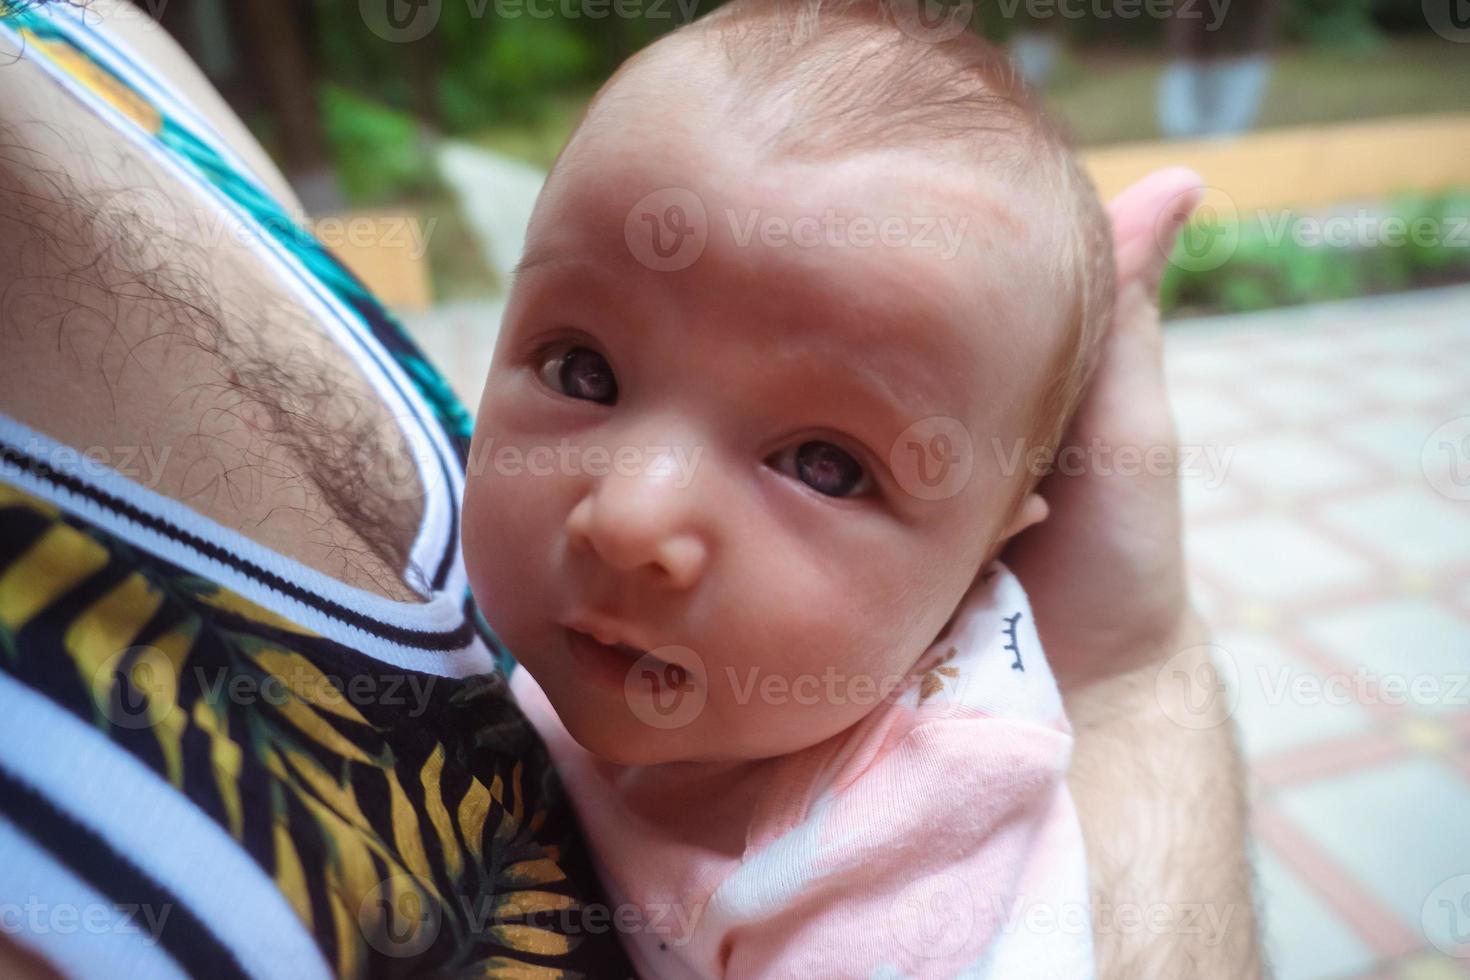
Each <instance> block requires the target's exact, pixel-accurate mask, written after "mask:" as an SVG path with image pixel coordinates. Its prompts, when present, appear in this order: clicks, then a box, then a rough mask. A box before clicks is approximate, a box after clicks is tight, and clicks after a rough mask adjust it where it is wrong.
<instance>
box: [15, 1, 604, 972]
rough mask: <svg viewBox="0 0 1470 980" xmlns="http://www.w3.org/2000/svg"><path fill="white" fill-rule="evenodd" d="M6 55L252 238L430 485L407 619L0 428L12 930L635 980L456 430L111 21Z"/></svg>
mask: <svg viewBox="0 0 1470 980" xmlns="http://www.w3.org/2000/svg"><path fill="white" fill-rule="evenodd" d="M0 37H4V38H5V39H6V40H7V41H8V42H9V45H10V46H11V47H13V48H17V49H20V50H22V52H23V54H22V57H23V58H25V59H28V60H31V61H33V62H34V63H35V65H37V66H39V67H40V68H41V69H42V70H44V72H46V74H47V75H48V76H49V77H50V79H51V80H52V81H54V83H55V84H56V85H58V86H60V87H62V88H63V89H64V90H65V91H66V93H67V94H68V98H70V99H71V100H74V103H75V104H76V105H77V106H78V108H79V110H80V111H85V112H89V113H94V114H96V115H97V116H98V117H100V118H102V119H103V120H104V121H106V122H107V123H108V124H109V125H111V126H112V127H113V128H114V129H115V130H116V131H117V132H118V133H119V134H120V135H121V136H122V137H123V138H125V139H126V140H127V141H128V142H129V143H131V144H132V145H133V146H135V147H137V148H139V149H141V150H142V151H143V152H146V153H148V154H149V155H151V156H152V157H153V158H154V159H155V160H157V161H158V162H159V164H160V165H161V166H164V167H166V168H167V169H168V170H169V171H170V172H171V173H173V174H174V175H176V176H177V177H178V178H179V180H180V181H181V182H182V183H183V184H184V185H185V186H187V187H188V188H189V190H190V192H191V193H192V194H193V195H195V198H196V200H197V201H202V202H207V203H208V206H209V207H212V208H218V209H219V212H220V214H221V215H222V216H223V217H225V218H227V219H228V220H230V221H237V222H241V223H243V224H244V225H245V226H248V227H249V228H250V229H251V230H252V235H251V238H252V240H253V241H256V242H258V247H259V248H260V250H261V251H262V253H263V257H264V259H265V261H266V262H267V263H268V264H269V266H270V268H271V269H273V270H274V272H275V273H276V274H277V275H278V276H279V277H280V280H281V282H282V283H283V284H284V285H286V286H287V287H288V288H289V289H290V290H291V292H292V293H293V295H295V296H296V297H299V299H300V302H301V304H302V305H303V307H304V308H305V309H306V310H307V311H308V313H309V314H310V315H311V316H312V317H313V320H314V321H315V322H317V323H319V324H320V325H321V328H322V329H323V330H324V331H326V332H327V334H328V335H329V336H330V337H331V338H332V339H333V340H334V342H336V343H337V344H338V345H339V346H340V347H341V348H342V349H343V350H344V351H345V352H347V353H348V354H350V356H351V357H352V359H353V360H354V361H355V363H356V364H357V366H358V368H359V370H360V371H361V372H362V374H363V376H364V377H365V378H367V379H368V381H369V383H370V384H371V386H372V387H373V388H374V390H375V392H376V393H377V395H378V396H379V397H380V398H381V399H382V400H383V402H384V404H385V405H386V406H387V409H388V411H389V412H390V413H391V415H392V416H393V417H394V418H395V419H398V420H399V421H400V424H401V425H402V426H403V427H404V429H405V431H404V436H405V437H406V439H407V440H408V441H409V442H411V443H412V444H413V445H414V446H415V448H416V451H415V452H414V453H413V455H414V456H415V458H416V464H417V467H418V474H417V475H418V479H419V481H420V485H421V486H422V487H423V488H426V489H427V491H428V492H427V493H425V496H424V498H423V499H424V506H423V517H422V524H421V526H420V527H419V528H418V531H417V534H416V537H415V541H414V544H413V548H412V554H411V556H410V559H411V565H412V567H414V568H417V569H421V570H422V578H423V581H422V583H421V591H422V592H423V594H424V600H425V601H423V602H417V603H407V602H397V601H393V600H390V599H386V598H383V597H380V596H378V595H376V594H373V593H369V592H366V591H363V590H359V589H355V588H351V587H349V586H346V585H344V584H343V583H341V582H338V581H336V580H335V579H332V578H330V577H328V576H326V575H323V574H321V573H320V572H317V571H315V570H313V569H311V568H308V567H306V566H305V565H302V564H300V563H298V562H295V561H292V560H290V559H287V558H285V557H283V556H282V555H280V554H278V553H275V552H273V551H271V550H269V549H267V548H264V547H263V546H261V545H259V544H257V543H255V542H254V541H252V540H250V539H249V538H246V537H244V536H242V535H240V534H238V533H236V532H234V531H232V530H230V529H227V528H224V527H222V526H220V525H218V524H216V523H214V522H212V521H210V520H208V519H205V518H204V517H202V516H201V515H200V514H199V513H197V512H195V511H193V510H191V509H190V508H188V507H187V506H185V505H183V504H181V503H179V502H178V501H176V500H173V499H171V498H168V497H165V496H162V495H160V494H157V493H155V492H153V491H151V490H150V489H148V488H147V486H145V485H143V484H142V483H140V482H139V481H137V480H134V479H132V478H131V477H130V476H129V473H130V472H133V471H134V470H135V469H136V467H129V466H128V465H125V464H126V463H127V462H128V461H126V460H120V459H109V460H99V459H98V458H97V457H96V456H95V455H87V454H83V453H80V452H78V451H76V450H75V449H73V448H72V447H68V446H65V445H61V444H58V443H57V442H55V441H54V440H52V439H50V438H48V437H47V436H46V435H44V434H43V433H40V432H37V431H35V430H32V429H30V428H27V427H26V426H24V425H22V424H20V423H19V422H18V421H17V420H15V419H12V418H10V417H8V416H5V415H4V414H0V930H3V931H4V932H5V933H6V934H7V935H8V938H9V939H10V941H11V942H15V943H18V944H19V945H21V946H22V947H24V948H26V949H29V950H31V951H32V952H33V953H35V954H36V955H38V956H40V957H41V959H43V960H44V961H46V962H48V963H50V964H51V965H53V966H54V967H55V968H56V969H58V970H59V971H61V972H62V973H63V974H66V975H70V976H78V977H89V978H90V977H102V976H127V977H142V978H154V977H179V976H207V977H211V978H214V977H219V978H232V977H258V978H272V980H274V978H294V977H301V978H317V977H331V976H341V977H369V976H374V977H375V976H421V975H426V974H433V975H452V976H467V977H468V976H474V977H530V978H554V977H570V976H628V975H629V973H630V971H629V970H628V968H627V965H626V961H625V960H624V959H623V956H622V953H621V951H620V948H619V946H618V944H617V941H616V938H615V937H614V936H613V935H611V933H610V931H609V929H608V928H607V926H606V919H605V917H598V916H597V915H595V914H594V913H595V912H596V911H597V909H598V905H597V895H598V892H597V890H596V889H597V885H596V878H595V876H594V875H593V873H592V872H591V868H590V865H589V863H588V860H587V855H586V853H585V850H584V846H583V844H582V842H581V838H580V835H579V833H578V830H577V828H576V825H575V823H574V820H573V817H572V815H571V811H570V809H569V807H568V804H567V802H566V800H565V798H564V797H563V795H562V792H561V789H560V786H559V784H558V783H557V781H556V779H555V775H554V773H553V771H552V768H551V766H550V763H549V762H548V760H547V756H546V753H545V750H544V747H543V746H542V744H541V743H540V742H539V740H538V739H537V737H536V736H535V734H534V733H533V731H532V730H531V729H530V728H529V727H528V725H527V723H526V720H525V718H524V717H523V716H522V714H521V713H520V711H519V710H518V709H517V708H516V706H515V704H514V702H513V701H512V700H511V698H510V695H509V693H508V690H507V685H506V682H505V675H504V672H503V667H504V666H505V664H506V663H507V662H508V657H506V655H505V653H504V651H503V649H502V648H501V647H500V646H499V644H498V642H497V640H496V638H495V637H494V635H493V633H491V631H490V630H489V628H488V627H487V626H486V625H485V623H484V621H483V619H482V618H480V617H479V615H478V613H477V612H476V609H475V606H474V602H473V600H472V598H471V597H470V594H469V590H468V587H467V584H466V579H465V571H464V566H463V561H462V558H461V555H460V551H459V544H458V537H459V534H458V526H457V522H458V513H459V512H458V506H459V505H458V500H459V496H460V490H461V487H462V485H463V479H464V458H465V453H466V450H467V447H468V444H469V435H470V419H469V417H468V416H467V414H466V413H465V411H464V409H463V408H462V407H461V406H460V405H459V403H458V402H457V401H456V400H455V398H454V396H453V395H452V394H451V392H450V390H449V388H448V386H447V385H446V384H445V382H444V380H443V379H442V377H441V376H440V375H439V374H438V373H437V372H436V371H435V370H434V369H433V368H431V367H430V366H429V365H428V363H427V362H426V361H425V360H424V358H423V356H422V355H421V353H420V352H419V350H418V349H417V348H416V347H415V345H414V344H413V342H412V341H411V340H410V338H409V337H408V335H407V334H406V333H405V332H404V330H403V329H402V328H401V326H400V325H399V324H398V323H397V322H395V321H394V319H393V318H392V317H391V316H390V315H389V314H387V313H386V312H385V310H384V309H383V308H382V307H381V306H380V305H379V304H378V303H377V302H376V301H375V300H374V299H373V298H372V297H371V296H370V295H369V294H368V293H367V292H366V291H365V290H364V289H363V287H362V285H361V284H360V283H359V282H358V281H357V280H356V279H355V278H354V277H353V276H352V275H351V274H350V273H348V272H347V271H346V270H345V268H344V267H343V266H342V265H341V264H340V263H339V262H338V261H336V260H335V259H334V258H333V257H332V256H331V255H330V254H328V252H327V251H326V250H325V249H323V248H322V247H321V245H320V244H319V243H318V242H316V241H315V240H314V239H312V238H311V237H310V236H309V235H308V234H306V233H305V232H304V231H302V230H301V229H300V227H299V226H298V225H297V224H296V223H294V222H293V221H292V220H291V219H290V217H288V216H287V214H286V213H285V212H284V210H283V209H282V208H281V207H280V205H279V204H278V203H277V202H276V201H274V200H273V199H272V198H271V197H270V196H269V195H268V194H267V193H265V192H264V191H263V190H262V188H261V186H260V184H259V183H258V182H257V180H256V179H255V178H254V177H253V176H252V175H251V172H250V170H249V168H248V167H247V166H246V165H245V164H244V163H243V162H242V161H241V160H240V159H238V158H237V157H236V156H235V155H234V154H233V153H232V152H231V150H230V149H229V147H228V146H227V145H226V143H225V141H224V140H222V139H221V138H219V137H218V135H217V134H216V133H215V132H214V131H213V130H212V129H211V127H210V126H209V124H208V123H207V122H206V121H205V120H204V119H203V118H202V117H201V116H200V115H199V114H198V113H197V112H195V111H194V110H193V109H191V107H190V106H189V105H187V104H186V103H185V102H184V101H183V100H182V99H181V98H179V97H177V96H176V95H175V94H174V93H172V92H170V91H169V90H168V89H167V88H166V87H164V86H163V85H161V84H160V83H159V81H158V80H157V79H155V78H153V77H151V76H150V73H149V71H148V68H147V66H146V65H145V64H143V63H141V62H140V60H139V59H138V57H137V56H136V55H135V53H133V52H132V51H130V49H129V48H128V46H127V45H126V44H125V43H124V42H123V40H122V39H121V38H119V37H116V36H113V35H111V34H110V33H109V32H108V31H107V29H106V25H105V24H104V23H98V18H97V17H96V15H95V14H92V13H89V12H87V11H86V10H85V9H84V8H77V7H73V6H71V5H70V4H59V3H58V4H50V5H45V6H19V7H12V8H10V9H7V7H6V5H5V3H4V0H0ZM3 70H4V69H3V67H0V73H3ZM0 84H3V82H0Z"/></svg>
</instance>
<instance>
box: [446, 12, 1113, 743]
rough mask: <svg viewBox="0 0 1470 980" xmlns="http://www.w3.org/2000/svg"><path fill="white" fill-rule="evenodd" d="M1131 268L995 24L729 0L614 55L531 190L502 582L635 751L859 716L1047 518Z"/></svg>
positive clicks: (562, 704)
mask: <svg viewBox="0 0 1470 980" xmlns="http://www.w3.org/2000/svg"><path fill="white" fill-rule="evenodd" d="M1111 277H1112V255H1111V248H1110V239H1109V232H1108V225H1107V221H1106V219H1105V217H1104V215H1103V212H1102V209H1101V207H1100V205H1099V204H1098V201H1097V198H1096V196H1095V194H1094V192H1093V190H1092V188H1091V186H1090V185H1089V184H1088V182H1087V180H1086V178H1085V177H1083V176H1082V175H1081V173H1080V171H1079V170H1078V168H1077V166H1076V164H1075V163H1074V162H1073V160H1072V158H1071V156H1070V155H1069V153H1068V152H1067V150H1066V148H1065V147H1064V145H1063V143H1062V141H1061V140H1060V138H1059V137H1058V136H1057V134H1056V132H1055V131H1054V130H1053V129H1052V128H1051V127H1050V126H1049V125H1048V124H1047V123H1046V122H1045V121H1044V120H1043V119H1042V118H1041V117H1040V116H1039V114H1038V111H1037V109H1036V108H1035V107H1034V105H1033V104H1032V103H1031V101H1030V99H1029V97H1028V96H1027V94H1026V93H1024V92H1022V91H1020V89H1019V83H1018V82H1017V81H1016V80H1015V78H1014V75H1013V73H1012V71H1011V69H1010V67H1009V64H1008V62H1007V61H1006V60H1005V57H1004V55H1003V54H1001V53H999V52H997V51H996V50H995V49H994V48H992V47H991V46H990V45H988V44H987V43H986V42H984V41H983V40H982V39H980V38H979V37H978V36H975V35H973V34H971V33H968V32H965V33H961V34H959V35H958V36H957V37H953V38H950V39H948V40H945V41H942V42H939V43H931V42H930V41H927V40H923V39H920V38H917V37H914V36H910V34H907V33H905V32H904V30H903V29H901V28H900V26H898V25H897V24H896V23H895V22H894V21H893V20H892V19H891V18H889V17H888V16H887V14H886V13H885V12H884V10H883V9H881V8H880V7H879V6H878V5H877V3H876V2H873V0H869V2H865V3H851V2H848V3H836V2H833V0H804V2H799V3H798V4H797V5H796V6H788V7H784V8H783V7H782V6H779V5H777V4H775V3H773V2H771V0H734V2H733V3H731V4H729V5H727V6H726V7H724V8H721V9H720V10H719V11H718V12H717V13H715V14H713V15H711V16H709V17H706V18H704V19H702V20H700V21H697V22H695V23H694V24H693V25H691V26H689V27H686V28H684V29H682V30H680V31H677V32H675V33H674V34H672V35H670V36H668V37H666V38H664V39H663V40H661V41H659V42H658V43H656V44H654V45H652V46H651V47H650V48H648V49H647V50H645V51H644V52H642V53H641V54H639V55H638V56H637V57H635V58H633V59H632V60H631V61H630V62H628V63H627V64H625V65H624V66H623V67H622V68H620V69H619V71H618V72H617V73H616V74H615V75H614V76H613V78H612V79H611V80H610V81H609V82H608V84H607V85H606V86H604V88H603V89H602V91H600V92H599V93H598V95H597V97H596V98H595V99H594V100H593V102H592V104H591V106H590V107H589V109H588V112H587V114H586V116H585V117H584V118H583V120H582V122H581V124H580V125H579V127H578V129H577V131H576V133H575V134H574V135H573V136H572V138H571V140H570V141H569V142H568V144H567V146H566V148H565V149H564V150H563V151H562V154H561V156H560V157H559V158H558V160H557V162H556V165H555V167H554V168H553V170H552V173H551V175H550V177H549V178H548V180H547V182H546V186H545V189H544V190H543V191H542V193H541V196H540V198H539V200H538V201H537V204H536V209H535V213H534V215H533V217H532V220H531V226H530V229H529V232H528V235H527V241H526V252H525V259H524V260H523V262H522V264H521V268H520V270H519V271H518V273H517V276H516V280H515V283H514V287H513V289H512V292H511V296H510V300H509V305H508V308H507V310H506V314H505V318H504V323H503V326H502V333H501V336H500V339H499V343H498V346H497V348H496V353H495V360H494V364H493V365H492V366H491V369H490V374H489V378H488V381H487V386H486V390H485V395H484V400H483V402H482V404H481V407H480V415H479V421H478V424H477V427H476V430H475V445H474V447H473V449H472V455H471V476H470V480H469V485H468V490H467V494H466V501H465V509H464V546H465V553H466V561H467V562H468V565H469V571H470V576H471V582H472V584H473V586H474V590H475V594H476V596H477V597H478V599H479V601H480V604H481V607H482V608H483V610H484V612H485V614H486V616H487V618H488V619H489V621H490V623H491V625H492V626H493V627H494V628H495V630H496V631H497V633H498V634H499V635H500V637H501V638H502V639H503V640H504V641H505V642H506V644H507V646H508V647H509V648H510V650H511V651H512V653H514V654H515V655H516V657H517V658H518V659H519V660H520V661H521V663H522V665H523V666H524V667H525V668H526V669H528V670H530V672H531V673H532V675H533V676H534V677H535V678H536V680H537V682H538V683H539V684H540V685H541V687H542V688H543V689H544V690H545V692H546V695H547V697H548V698H549V699H550V701H551V703H552V704H553V706H554V707H555V708H556V710H557V713H558V714H559V715H560V717H561V719H562V721H563V723H564V724H565V725H566V726H567V728H568V729H569V730H570V732H571V733H572V735H573V736H574V737H575V738H576V739H577V740H578V741H579V742H581V743H582V744H583V745H584V746H585V747H586V748H588V749H589V750H591V751H593V752H595V753H597V754H598V755H601V756H603V757H605V758H608V759H611V760H613V761H616V762H623V763H630V764H634V763H637V764H646V763H656V762H666V761H679V760H718V759H748V758H760V757H765V756H771V755H778V754H784V753H788V752H792V751H795V750H798V749H801V748H804V747H806V746H809V745H812V744H815V743H816V742H818V741H821V740H823V739H825V738H828V737H830V736H832V735H835V734H837V733H838V732H840V731H842V730H843V729H845V728H847V727H849V726H851V725H852V724H854V723H855V722H857V721H858V720H860V719H861V718H862V717H863V716H864V715H866V714H867V713H868V712H869V711H871V710H872V709H873V707H874V706H875V705H876V704H877V703H879V701H880V699H881V698H882V696H883V695H884V694H885V693H887V692H888V691H889V690H891V689H892V687H893V685H894V683H895V680H896V679H898V678H903V677H905V676H906V675H909V674H910V673H911V672H912V670H913V668H914V667H915V665H916V663H917V662H918V661H919V659H920V657H921V655H922V654H923V653H924V651H925V650H926V649H927V648H928V647H929V646H930V645H931V644H932V643H933V642H934V640H935V639H936V637H937V636H938V635H939V634H940V633H941V631H942V630H943V629H944V627H945V625H946V623H947V622H948V621H949V620H950V618H951V616H952V615H953V613H954V612H955V610H956V608H957V606H958V605H959V603H960V600H961V598H962V597H963V596H964V594H965V593H966V592H967V591H968V590H969V589H970V587H971V585H972V583H974V581H975V580H976V577H977V574H978V573H979V572H980V571H981V570H982V568H983V567H984V566H985V565H986V564H987V563H988V562H989V560H990V559H992V558H993V557H995V555H996V554H997V553H998V552H999V550H1000V548H1001V547H1002V545H1004V543H1005V542H1006V541H1007V540H1008V539H1009V538H1010V537H1011V536H1013V535H1014V534H1016V533H1017V532H1019V531H1020V530H1022V529H1024V528H1025V527H1027V526H1028V525H1030V524H1033V523H1035V522H1036V521H1038V520H1041V519H1042V518H1043V517H1044V516H1045V514H1046V505H1045V503H1044V502H1043V501H1042V500H1041V498H1040V497H1038V496H1037V495H1036V494H1035V492H1034V490H1035V484H1036V475H1035V473H1034V472H1033V471H1032V470H1030V469H1028V468H1027V466H1026V465H1025V462H1024V461H1025V460H1027V459H1028V458H1031V457H1028V455H1027V454H1026V452H1025V450H1026V449H1028V448H1035V447H1038V446H1039V447H1051V446H1054V445H1055V443H1056V442H1057V440H1058V439H1059V438H1060V435H1061V432H1062V429H1063V428H1064V426H1065V424H1066V422H1067V420H1068V418H1069V416H1070V414H1071V413H1072V411H1073V409H1074V408H1075V406H1076V403H1077V401H1078V399H1079V398H1080V393H1081V391H1082V389H1083V385H1084V382H1085V380H1086V375H1087V373H1088V370H1089V365H1090V364H1091V362H1092V360H1093V354H1094V352H1095V350H1096V349H1097V346H1098V343H1099V341H1100V339H1101V337H1102V335H1103V334H1104V332H1105V330H1106V325H1107V320H1108V317H1109V315H1110V312H1111V306H1112V296H1111V292H1112V278H1111ZM587 634H591V635H592V637H600V638H601V640H602V641H604V643H605V644H614V645H621V646H623V647H628V648H632V649H631V650H628V649H618V648H611V649H610V648H609V647H608V646H606V645H604V644H599V643H597V642H595V640H593V639H590V638H589V637H588V636H587ZM640 652H647V654H648V656H646V657H643V658H641V660H640V656H639V654H640ZM625 681H626V683H625ZM670 682H673V683H674V684H675V685H676V686H677V687H678V688H679V690H677V691H676V692H674V693H673V694H672V695H671V694H670V692H669V691H667V690H664V691H663V692H661V693H659V692H656V691H655V690H654V688H656V687H659V686H661V685H668V684H669V683H670Z"/></svg>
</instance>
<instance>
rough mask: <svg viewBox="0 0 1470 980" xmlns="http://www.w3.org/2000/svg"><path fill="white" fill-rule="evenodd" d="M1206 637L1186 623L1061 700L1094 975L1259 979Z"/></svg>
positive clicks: (1237, 806) (1229, 731)
mask: <svg viewBox="0 0 1470 980" xmlns="http://www.w3.org/2000/svg"><path fill="white" fill-rule="evenodd" d="M1207 642H1208V635H1207V634H1206V632H1205V630H1204V628H1203V626H1202V625H1201V624H1200V623H1199V621H1198V620H1197V619H1195V618H1194V617H1192V616H1191V617H1189V618H1188V620H1187V622H1186V623H1185V624H1184V625H1183V626H1181V628H1180V630H1179V631H1178V633H1177V635H1176V636H1175V637H1174V638H1173V639H1172V640H1171V641H1170V642H1169V643H1168V645H1167V647H1166V649H1164V650H1163V651H1161V655H1160V656H1159V657H1157V658H1155V659H1154V661H1153V663H1152V664H1151V665H1150V666H1148V667H1145V668H1138V669H1134V670H1133V671H1131V672H1130V673H1126V674H1122V675H1117V676H1113V677H1109V678H1107V679H1104V680H1098V681H1093V682H1091V683H1090V684H1088V685H1087V686H1085V687H1082V688H1079V689H1076V690H1070V691H1067V692H1066V699H1067V705H1068V710H1069V712H1070V713H1071V717H1072V724H1073V727H1074V729H1075V730H1076V736H1077V741H1076V747H1075V750H1074V755H1073V762H1072V770H1071V774H1070V776H1069V784H1070V787H1071V790H1072V794H1073V797H1074V798H1075V800H1076V802H1077V808H1078V811H1079V812H1080V814H1081V820H1082V829H1083V835H1084V837H1085V838H1086V842H1087V849H1088V861H1089V864H1090V867H1091V885H1092V893H1093V907H1092V916H1093V929H1094V934H1095V935H1096V939H1097V962H1098V976H1099V977H1100V978H1101V980H1139V978H1145V980H1147V978H1155V977H1159V978H1173V977H1192V978H1194V977H1197V978H1203V980H1213V978H1221V980H1225V978H1229V980H1254V978H1258V977H1260V976H1261V962H1260V949H1259V946H1258V943H1257V931H1256V915H1255V907H1254V905H1253V903H1252V896H1251V871H1250V865H1249V862H1248V860H1247V857H1246V843H1245V838H1246V830H1247V810H1246V803H1245V785H1244V770H1243V766H1242V764H1241V760H1240V755H1239V751H1238V748H1237V745H1236V742H1235V735H1234V729H1233V727H1232V725H1231V724H1230V723H1229V719H1228V717H1227V716H1226V715H1227V706H1226V703H1225V699H1224V698H1223V697H1218V696H1217V697H1210V696H1209V695H1210V692H1211V691H1212V690H1214V688H1213V686H1212V685H1213V683H1214V674H1213V672H1212V671H1211V669H1210V667H1209V662H1208V653H1207V651H1206V649H1205V648H1204V647H1203V646H1202V645H1203V644H1205V643H1207ZM1181 651H1182V652H1181ZM1171 658H1172V659H1171ZM1161 674H1162V675H1163V682H1162V683H1160V680H1159V679H1160V675H1161Z"/></svg>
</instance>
